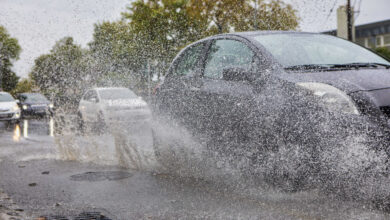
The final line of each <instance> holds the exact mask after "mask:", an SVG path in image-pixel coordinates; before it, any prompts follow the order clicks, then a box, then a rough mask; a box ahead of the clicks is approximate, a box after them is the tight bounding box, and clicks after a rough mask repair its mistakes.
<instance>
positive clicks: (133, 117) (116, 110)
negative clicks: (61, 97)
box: [78, 88, 151, 125]
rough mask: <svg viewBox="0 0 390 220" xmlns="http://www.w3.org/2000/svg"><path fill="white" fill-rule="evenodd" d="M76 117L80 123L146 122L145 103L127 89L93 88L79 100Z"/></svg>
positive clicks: (147, 110) (146, 111) (147, 113)
mask: <svg viewBox="0 0 390 220" xmlns="http://www.w3.org/2000/svg"><path fill="white" fill-rule="evenodd" d="M78 116H79V119H80V120H81V122H82V123H85V122H87V123H88V122H89V123H100V124H101V125H106V123H109V122H125V123H126V122H134V121H139V120H148V119H150V118H151V111H150V109H149V107H148V105H147V103H146V102H145V101H144V100H143V99H142V98H141V97H139V96H137V95H136V94H135V93H134V92H132V91H131V90H129V89H127V88H94V89H90V90H88V91H87V92H86V93H85V94H84V95H83V97H82V98H81V100H80V104H79V108H78Z"/></svg>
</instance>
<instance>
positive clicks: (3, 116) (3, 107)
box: [0, 92, 20, 124]
mask: <svg viewBox="0 0 390 220" xmlns="http://www.w3.org/2000/svg"><path fill="white" fill-rule="evenodd" d="M17 102H18V101H17V100H15V99H14V98H13V97H12V96H11V94H9V93H7V92H0V121H6V122H7V123H9V124H11V123H18V122H19V120H20V108H19V106H18V103H17Z"/></svg>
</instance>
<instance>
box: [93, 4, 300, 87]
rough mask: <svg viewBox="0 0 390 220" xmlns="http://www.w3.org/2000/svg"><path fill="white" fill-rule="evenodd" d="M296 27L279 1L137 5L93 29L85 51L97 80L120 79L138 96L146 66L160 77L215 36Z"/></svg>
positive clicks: (288, 9)
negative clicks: (188, 50) (183, 53)
mask: <svg viewBox="0 0 390 220" xmlns="http://www.w3.org/2000/svg"><path fill="white" fill-rule="evenodd" d="M255 6H256V7H255ZM255 18H256V19H255ZM297 26H298V18H297V16H296V11H295V10H294V9H293V8H292V6H291V5H287V4H284V3H283V2H281V1H279V0H272V1H263V0H257V2H256V4H255V2H254V0H137V1H134V2H133V3H132V4H131V5H130V6H129V7H128V8H127V10H126V12H124V13H122V20H120V21H117V22H103V23H101V24H97V25H95V31H94V37H93V41H92V42H91V43H90V44H89V47H90V50H91V54H92V56H93V58H94V59H96V60H99V61H98V63H97V65H98V67H96V68H97V69H98V70H99V75H100V76H104V75H106V76H109V75H113V74H114V75H118V74H119V75H121V74H124V75H126V76H127V77H122V78H126V79H127V81H126V80H125V81H126V82H133V83H127V84H126V85H128V86H129V87H132V88H137V89H138V90H142V88H145V85H146V83H147V79H148V75H147V72H148V71H147V69H148V66H149V68H151V69H152V72H153V73H155V74H157V75H158V76H160V75H162V74H164V73H165V71H166V69H167V67H168V66H169V64H170V62H171V60H172V59H173V57H174V56H175V55H176V54H177V52H178V51H179V50H180V49H182V48H183V47H185V46H186V45H188V44H189V43H191V42H194V41H196V40H199V39H201V38H204V37H207V36H210V35H214V34H218V33H225V32H232V31H251V30H257V29H259V30H270V29H272V30H289V29H295V28H297ZM106 78H107V77H106ZM125 81H123V82H125ZM130 84H131V85H130Z"/></svg>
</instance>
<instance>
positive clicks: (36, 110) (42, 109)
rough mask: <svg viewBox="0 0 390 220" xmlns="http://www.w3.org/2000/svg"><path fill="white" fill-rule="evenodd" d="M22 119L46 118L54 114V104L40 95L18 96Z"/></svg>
mask: <svg viewBox="0 0 390 220" xmlns="http://www.w3.org/2000/svg"><path fill="white" fill-rule="evenodd" d="M17 99H18V100H19V107H20V109H21V110H22V117H24V118H25V117H45V116H50V115H52V114H53V104H52V103H51V102H50V101H49V100H47V98H46V97H45V96H43V95H42V94H40V93H20V94H18V95H17Z"/></svg>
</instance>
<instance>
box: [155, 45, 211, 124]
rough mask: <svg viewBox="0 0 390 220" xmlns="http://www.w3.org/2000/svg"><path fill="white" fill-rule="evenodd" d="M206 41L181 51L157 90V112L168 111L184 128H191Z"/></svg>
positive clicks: (194, 121)
mask: <svg viewBox="0 0 390 220" xmlns="http://www.w3.org/2000/svg"><path fill="white" fill-rule="evenodd" d="M205 46H206V42H199V43H196V44H194V45H191V46H189V47H188V48H186V49H185V50H184V51H182V52H181V53H180V54H179V55H178V57H177V58H176V59H175V61H174V62H173V63H172V65H171V67H170V70H169V73H168V75H167V77H166V78H165V81H164V84H163V85H162V86H161V88H160V90H159V93H160V94H159V97H158V100H157V101H158V102H160V105H159V106H160V109H159V112H160V113H162V114H165V113H168V112H169V114H171V115H170V116H171V117H172V118H173V119H175V120H177V121H178V122H179V123H180V124H182V125H184V126H185V127H186V128H189V129H192V128H193V124H194V123H196V117H194V109H193V108H192V106H193V104H194V102H196V100H194V94H193V93H194V91H193V90H192V89H193V88H194V89H197V88H198V87H197V86H195V84H196V82H197V79H198V78H199V77H200V73H201V70H200V64H201V63H200V61H201V60H202V59H201V58H203V56H204V53H205V48H206V47H205Z"/></svg>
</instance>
